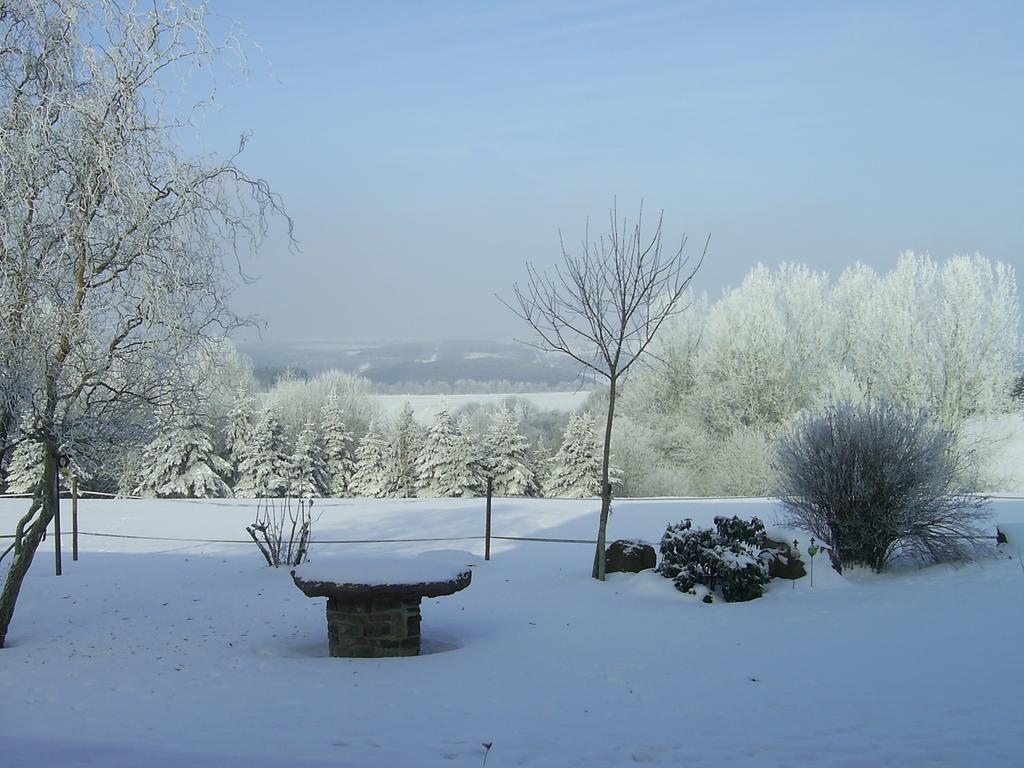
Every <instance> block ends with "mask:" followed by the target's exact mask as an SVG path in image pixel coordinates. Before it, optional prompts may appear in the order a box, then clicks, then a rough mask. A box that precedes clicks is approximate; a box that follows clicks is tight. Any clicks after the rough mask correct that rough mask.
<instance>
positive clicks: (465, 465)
mask: <svg viewBox="0 0 1024 768" xmlns="http://www.w3.org/2000/svg"><path fill="white" fill-rule="evenodd" d="M454 452H455V479H454V486H455V487H456V488H457V489H458V493H455V494H453V495H455V496H480V495H482V494H483V493H484V491H485V488H486V485H487V480H486V471H485V468H484V459H483V456H482V455H481V449H480V444H479V442H478V441H477V439H476V435H475V434H474V433H473V428H472V427H471V426H470V423H469V418H468V417H467V416H465V415H463V416H460V417H459V422H458V424H457V425H456V428H455V446H454Z"/></svg>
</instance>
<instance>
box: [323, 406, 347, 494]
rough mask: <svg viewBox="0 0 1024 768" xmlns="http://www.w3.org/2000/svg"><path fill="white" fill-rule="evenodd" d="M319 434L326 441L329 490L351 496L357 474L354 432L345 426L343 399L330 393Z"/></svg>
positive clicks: (325, 452)
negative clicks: (355, 474)
mask: <svg viewBox="0 0 1024 768" xmlns="http://www.w3.org/2000/svg"><path fill="white" fill-rule="evenodd" d="M320 434H321V436H322V440H323V448H324V462H325V463H326V465H327V475H328V488H329V491H330V495H331V496H334V497H342V496H349V495H351V492H350V490H349V483H350V482H351V480H352V473H353V472H354V471H355V457H354V456H353V455H352V433H351V432H349V430H348V428H347V425H346V424H345V412H344V410H343V409H342V406H341V399H340V398H339V397H338V394H337V392H336V391H335V390H333V389H332V390H331V391H330V393H329V394H328V395H327V400H325V401H324V407H323V411H322V413H321V420H320Z"/></svg>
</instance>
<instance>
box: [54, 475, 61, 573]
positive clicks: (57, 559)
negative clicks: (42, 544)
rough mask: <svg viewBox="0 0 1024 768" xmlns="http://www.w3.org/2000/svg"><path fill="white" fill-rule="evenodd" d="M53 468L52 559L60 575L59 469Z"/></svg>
mask: <svg viewBox="0 0 1024 768" xmlns="http://www.w3.org/2000/svg"><path fill="white" fill-rule="evenodd" d="M58 463H59V462H58ZM54 470H55V471H54V473H53V493H54V497H55V501H56V505H57V506H56V509H55V510H54V514H53V559H54V566H55V570H56V575H57V576H60V470H58V469H57V467H54Z"/></svg>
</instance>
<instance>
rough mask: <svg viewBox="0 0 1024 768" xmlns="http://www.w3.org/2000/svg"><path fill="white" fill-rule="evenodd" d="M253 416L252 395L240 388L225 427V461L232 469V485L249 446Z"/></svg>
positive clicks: (236, 478)
mask: <svg viewBox="0 0 1024 768" xmlns="http://www.w3.org/2000/svg"><path fill="white" fill-rule="evenodd" d="M252 415H253V405H252V395H250V394H249V393H248V392H247V391H246V390H245V389H241V388H240V389H239V390H238V392H237V394H236V395H235V399H234V402H233V403H232V404H231V409H230V410H229V411H228V419H227V424H226V425H225V427H224V460H225V461H227V463H228V466H229V467H230V473H229V474H228V475H227V480H228V481H229V482H232V483H237V480H238V471H239V465H240V464H241V462H242V459H243V458H244V454H245V450H246V446H247V445H248V444H249V435H250V432H252Z"/></svg>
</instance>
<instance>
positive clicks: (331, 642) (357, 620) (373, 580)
mask: <svg viewBox="0 0 1024 768" xmlns="http://www.w3.org/2000/svg"><path fill="white" fill-rule="evenodd" d="M292 579H293V580H294V581H295V585H296V586H297V587H298V588H299V589H301V590H302V591H303V593H304V594H305V595H306V596H307V597H326V598H327V642H328V647H329V650H330V654H331V656H335V657H344V658H381V657H388V656H416V655H418V654H419V652H420V601H421V600H422V599H423V598H424V597H441V596H442V595H451V594H454V593H455V592H458V591H460V590H463V589H465V588H466V587H468V586H469V583H470V580H471V579H472V573H471V572H470V570H469V568H468V567H465V566H456V565H452V564H448V563H439V562H437V561H434V560H429V559H423V560H420V559H419V558H404V559H390V560H384V559H381V560H378V559H370V558H351V559H345V560H334V561H328V562H319V561H318V562H316V563H309V564H306V565H302V566H299V567H298V568H296V569H295V570H293V571H292Z"/></svg>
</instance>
